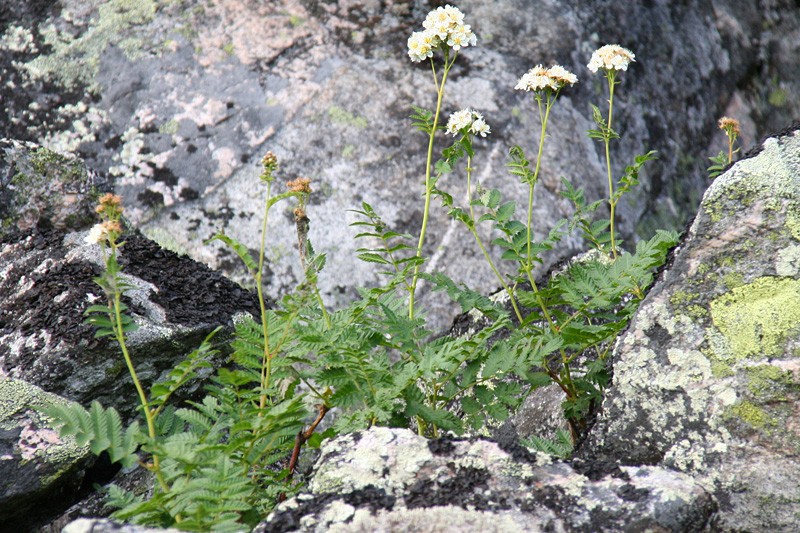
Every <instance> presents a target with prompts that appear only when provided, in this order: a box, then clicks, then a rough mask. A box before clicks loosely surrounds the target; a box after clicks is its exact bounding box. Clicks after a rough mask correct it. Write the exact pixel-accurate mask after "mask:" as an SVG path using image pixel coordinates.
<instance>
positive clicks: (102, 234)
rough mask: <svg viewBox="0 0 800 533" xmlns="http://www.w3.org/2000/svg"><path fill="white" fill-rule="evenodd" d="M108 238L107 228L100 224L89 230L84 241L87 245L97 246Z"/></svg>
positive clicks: (102, 223)
mask: <svg viewBox="0 0 800 533" xmlns="http://www.w3.org/2000/svg"><path fill="white" fill-rule="evenodd" d="M107 238H108V226H107V225H106V224H105V223H104V222H101V223H100V224H95V225H94V226H92V229H90V230H89V235H87V236H86V238H85V239H84V240H85V241H86V242H87V243H88V244H99V243H101V242H103V241H105V240H106V239H107Z"/></svg>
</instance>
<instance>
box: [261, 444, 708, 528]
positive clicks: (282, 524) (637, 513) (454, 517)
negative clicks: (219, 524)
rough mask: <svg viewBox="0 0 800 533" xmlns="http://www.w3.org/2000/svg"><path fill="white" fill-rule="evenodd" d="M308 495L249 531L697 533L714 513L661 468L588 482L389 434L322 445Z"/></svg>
mask: <svg viewBox="0 0 800 533" xmlns="http://www.w3.org/2000/svg"><path fill="white" fill-rule="evenodd" d="M308 490H309V492H308V493H306V494H301V495H299V496H298V497H296V498H294V499H292V500H288V501H287V502H285V503H283V504H281V505H279V506H278V507H277V508H276V510H275V511H274V512H273V513H272V514H271V515H270V516H269V517H268V518H267V519H266V520H265V521H264V522H262V524H260V525H259V526H257V527H256V529H255V531H256V532H258V533H266V532H270V533H278V532H284V531H303V532H312V531H313V532H319V533H322V532H328V531H336V532H345V531H348V532H349V531H364V532H366V531H397V532H399V531H420V532H421V531H435V532H446V531H491V532H513V531H528V532H538V531H576V532H577V531H584V532H587V533H588V532H595V531H604V532H616V531H620V532H621V531H631V530H632V529H630V528H631V527H634V528H636V529H633V530H636V531H676V532H677V531H700V530H702V528H703V527H705V526H706V525H707V523H708V520H709V518H710V516H711V514H712V513H713V511H714V509H715V504H714V502H713V501H712V499H711V498H710V496H709V495H708V493H706V491H705V490H704V489H703V488H702V487H700V486H699V485H697V484H696V483H694V482H693V481H692V479H691V478H690V477H689V476H686V475H683V474H679V473H675V472H671V471H669V470H666V469H664V468H660V467H625V468H621V469H618V470H617V471H615V472H614V473H613V474H608V475H606V476H604V477H595V478H590V477H588V476H586V475H583V474H581V473H579V472H578V471H576V470H574V469H573V468H572V467H571V466H570V465H568V464H567V463H563V462H559V461H554V460H553V459H552V458H551V457H550V456H548V455H546V454H541V453H531V452H529V451H528V450H526V449H524V448H519V447H517V448H509V449H506V450H504V449H502V448H501V447H500V446H498V444H497V443H494V442H491V441H488V440H482V439H470V440H447V439H442V440H427V439H424V438H422V437H420V436H418V435H416V434H415V433H413V432H412V431H410V430H407V429H388V428H373V429H371V430H369V431H365V432H359V433H354V434H350V435H347V436H343V437H339V438H336V439H334V440H332V441H328V442H326V443H324V444H323V446H322V455H321V456H320V458H319V460H318V461H317V463H316V466H315V468H314V473H313V477H312V479H311V481H310V483H309V485H308Z"/></svg>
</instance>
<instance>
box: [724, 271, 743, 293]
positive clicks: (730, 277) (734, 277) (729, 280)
mask: <svg viewBox="0 0 800 533" xmlns="http://www.w3.org/2000/svg"><path fill="white" fill-rule="evenodd" d="M722 280H723V281H724V282H725V286H726V287H727V288H728V290H729V291H732V290H733V289H735V288H737V287H741V286H742V285H744V278H743V277H742V273H741V272H731V273H730V274H726V275H725V277H724V278H722Z"/></svg>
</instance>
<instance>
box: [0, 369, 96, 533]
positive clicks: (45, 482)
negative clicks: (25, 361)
mask: <svg viewBox="0 0 800 533" xmlns="http://www.w3.org/2000/svg"><path fill="white" fill-rule="evenodd" d="M53 403H59V404H65V403H66V400H64V399H63V398H60V397H58V396H56V395H55V394H50V393H47V392H45V391H43V390H42V389H40V388H39V387H36V386H34V385H31V384H30V383H25V382H24V381H19V380H16V379H10V378H5V377H0V524H3V527H4V528H6V527H7V528H9V529H5V530H6V531H24V524H25V523H26V517H25V515H26V514H28V513H31V514H33V515H36V516H41V515H42V514H43V513H40V512H39V511H38V507H39V506H42V505H48V504H49V505H53V504H54V502H56V501H59V500H62V499H63V498H64V494H70V493H72V492H75V491H77V490H78V488H79V487H80V486H81V483H82V481H83V477H84V470H85V469H86V468H87V467H88V466H90V465H91V464H92V463H93V462H94V461H95V456H94V454H92V453H91V452H90V451H89V446H88V445H86V446H78V444H77V443H76V441H75V438H74V437H65V438H64V439H61V438H59V436H58V432H56V431H53V430H52V429H51V428H50V426H49V425H48V424H47V421H46V420H45V419H44V416H43V415H42V414H40V413H39V412H38V411H35V410H34V409H33V407H34V406H37V405H47V404H53ZM17 528H18V529H17Z"/></svg>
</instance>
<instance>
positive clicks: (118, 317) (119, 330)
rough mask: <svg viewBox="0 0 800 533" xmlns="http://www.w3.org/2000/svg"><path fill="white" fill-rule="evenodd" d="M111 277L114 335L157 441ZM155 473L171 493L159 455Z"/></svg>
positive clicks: (114, 247)
mask: <svg viewBox="0 0 800 533" xmlns="http://www.w3.org/2000/svg"><path fill="white" fill-rule="evenodd" d="M109 244H110V246H111V254H112V256H114V258H115V259H116V254H117V244H116V243H115V242H113V241H110V242H109ZM109 277H110V280H109V281H110V282H111V291H112V294H113V296H114V300H113V304H114V322H115V325H114V333H115V335H116V337H117V342H118V343H119V347H120V349H121V350H122V357H123V358H124V359H125V364H126V365H127V367H128V372H129V373H130V375H131V379H133V385H134V387H136V392H137V393H138V394H139V400H140V401H141V403H142V410H143V411H144V417H145V420H146V421H147V432H148V434H149V435H150V438H151V439H153V440H155V438H156V426H155V421H154V419H153V418H154V417H153V412H152V411H151V410H150V407H149V404H148V402H147V395H146V394H145V392H144V388H143V387H142V384H141V382H140V381H139V376H138V375H137V374H136V369H135V368H134V367H133V361H132V360H131V356H130V353H129V352H128V346H127V344H126V343H125V331H124V330H123V324H122V308H121V303H122V302H121V293H120V290H119V285H118V280H117V274H116V273H113V274H112V275H111V276H109ZM153 472H154V473H155V475H156V478H157V479H158V484H159V485H161V489H162V490H163V491H164V492H169V486H168V485H167V482H166V480H165V479H164V476H163V474H162V473H161V467H160V459H159V457H158V455H156V454H153Z"/></svg>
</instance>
